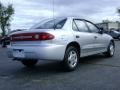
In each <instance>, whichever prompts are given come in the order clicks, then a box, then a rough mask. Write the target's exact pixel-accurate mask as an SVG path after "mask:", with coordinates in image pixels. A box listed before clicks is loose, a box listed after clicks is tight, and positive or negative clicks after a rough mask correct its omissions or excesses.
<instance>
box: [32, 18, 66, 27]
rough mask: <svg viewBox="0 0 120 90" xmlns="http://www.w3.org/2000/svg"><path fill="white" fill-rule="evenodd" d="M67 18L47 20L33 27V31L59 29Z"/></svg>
mask: <svg viewBox="0 0 120 90" xmlns="http://www.w3.org/2000/svg"><path fill="white" fill-rule="evenodd" d="M66 20H67V18H64V19H61V18H59V19H52V20H47V21H44V22H43V23H41V24H40V25H39V26H37V27H34V29H61V28H62V27H63V26H64V24H65V22H66Z"/></svg>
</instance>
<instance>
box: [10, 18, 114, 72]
mask: <svg viewBox="0 0 120 90" xmlns="http://www.w3.org/2000/svg"><path fill="white" fill-rule="evenodd" d="M10 38H11V44H10V45H9V46H8V57H10V58H12V59H14V60H17V61H20V62H22V64H24V65H25V66H27V67H33V66H34V65H35V64H36V63H37V62H38V60H56V61H61V62H62V63H63V65H64V67H65V69H66V70H69V71H71V70H74V69H75V68H76V67H77V64H78V61H79V59H80V57H85V56H89V55H94V54H99V53H103V54H104V55H106V56H108V57H112V56H113V55H114V51H115V44H114V40H113V38H112V37H111V36H110V35H107V34H105V33H103V31H102V30H101V29H99V28H98V27H97V26H96V25H95V24H93V23H92V22H90V21H88V20H85V19H79V18H74V17H67V18H55V19H48V20H45V21H42V22H40V24H39V25H36V26H34V27H33V28H31V29H29V30H26V31H20V32H15V33H14V34H12V35H11V36H10Z"/></svg>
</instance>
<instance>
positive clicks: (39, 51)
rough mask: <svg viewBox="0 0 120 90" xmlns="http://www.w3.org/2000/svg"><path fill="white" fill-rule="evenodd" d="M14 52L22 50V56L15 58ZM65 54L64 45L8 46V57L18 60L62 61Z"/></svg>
mask: <svg viewBox="0 0 120 90" xmlns="http://www.w3.org/2000/svg"><path fill="white" fill-rule="evenodd" d="M14 50H18V53H19V50H22V51H23V52H24V56H20V55H19V57H18V56H15V55H14ZM64 53H65V46H64V45H34V46H25V45H24V46H23V45H20V46H8V51H7V54H8V57H9V58H13V59H15V58H16V59H18V60H23V59H38V60H63V58H64Z"/></svg>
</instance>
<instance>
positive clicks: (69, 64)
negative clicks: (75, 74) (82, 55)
mask: <svg viewBox="0 0 120 90" xmlns="http://www.w3.org/2000/svg"><path fill="white" fill-rule="evenodd" d="M78 61H79V52H78V50H77V49H76V48H75V47H73V46H70V47H68V48H67V50H66V52H65V56H64V61H63V64H64V67H65V69H66V70H67V71H72V70H74V69H75V68H76V67H77V64H78Z"/></svg>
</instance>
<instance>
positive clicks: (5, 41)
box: [0, 35, 10, 47]
mask: <svg viewBox="0 0 120 90" xmlns="http://www.w3.org/2000/svg"><path fill="white" fill-rule="evenodd" d="M0 43H1V46H2V47H6V46H7V45H9V44H10V39H9V36H8V35H5V36H4V37H2V38H1V40H0Z"/></svg>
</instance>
